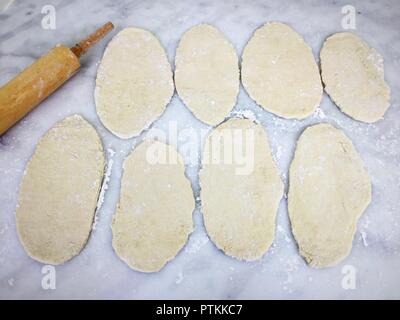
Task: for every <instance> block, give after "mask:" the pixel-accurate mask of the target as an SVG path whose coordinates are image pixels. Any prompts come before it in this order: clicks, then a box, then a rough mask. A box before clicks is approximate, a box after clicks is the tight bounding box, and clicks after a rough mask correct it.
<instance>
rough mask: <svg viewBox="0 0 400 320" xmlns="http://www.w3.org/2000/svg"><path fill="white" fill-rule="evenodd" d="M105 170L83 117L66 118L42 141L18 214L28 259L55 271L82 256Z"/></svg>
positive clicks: (29, 167) (31, 162)
mask: <svg viewBox="0 0 400 320" xmlns="http://www.w3.org/2000/svg"><path fill="white" fill-rule="evenodd" d="M104 166H105V160H104V153H103V147H102V143H101V140H100V138H99V136H98V134H97V132H96V130H95V129H94V128H93V127H92V126H91V125H90V124H89V123H88V122H87V121H86V120H84V119H83V118H82V117H81V116H79V115H73V116H70V117H68V118H65V119H64V120H62V121H60V122H58V123H57V124H56V125H55V126H54V127H53V128H52V129H50V130H49V131H48V132H47V133H46V134H45V135H44V137H43V138H42V139H41V140H40V142H39V144H38V145H37V147H36V150H35V153H34V154H33V156H32V158H31V159H30V160H29V162H28V164H27V167H26V170H25V174H24V177H23V179H22V183H21V186H20V191H19V201H18V206H17V209H16V219H17V229H18V235H19V238H20V240H21V243H22V245H23V246H24V248H25V251H26V252H27V253H28V255H29V256H31V257H32V258H33V259H35V260H37V261H40V262H42V263H46V264H54V265H57V264H61V263H63V262H65V261H67V260H69V259H71V258H72V257H74V256H76V255H77V254H79V252H80V251H81V250H82V249H83V247H84V246H85V244H86V242H87V240H88V238H89V235H90V231H91V228H92V223H93V217H94V214H95V210H96V205H97V199H98V196H99V192H100V187H101V182H102V179H103V175H104Z"/></svg>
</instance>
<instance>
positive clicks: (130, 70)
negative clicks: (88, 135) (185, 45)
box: [95, 28, 174, 138]
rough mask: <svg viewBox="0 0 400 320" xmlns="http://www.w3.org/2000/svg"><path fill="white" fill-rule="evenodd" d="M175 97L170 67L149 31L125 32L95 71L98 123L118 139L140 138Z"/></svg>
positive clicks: (108, 48) (134, 30) (112, 45)
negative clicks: (100, 122) (138, 136)
mask: <svg viewBox="0 0 400 320" xmlns="http://www.w3.org/2000/svg"><path fill="white" fill-rule="evenodd" d="M173 93H174V83H173V80H172V71H171V66H170V64H169V62H168V59H167V56H166V54H165V51H164V49H163V47H162V46H161V44H160V42H159V41H158V40H157V38H156V37H155V36H154V35H153V34H152V33H150V32H149V31H146V30H143V29H138V28H126V29H123V30H122V31H120V32H119V33H118V34H117V35H116V36H115V37H114V38H113V39H112V40H111V41H110V43H109V44H108V46H107V49H106V50H105V52H104V56H103V59H102V61H101V63H100V66H99V68H98V71H97V78H96V88H95V101H96V108H97V113H98V114H99V117H100V120H101V121H102V123H103V124H104V125H105V126H106V128H107V129H109V130H110V131H111V132H112V133H114V134H115V135H117V136H118V137H120V138H131V137H133V136H136V135H138V134H140V132H141V131H142V130H144V129H146V128H147V127H149V125H150V124H151V123H152V122H153V121H154V120H155V119H156V118H157V117H158V116H160V115H161V114H162V112H163V111H164V109H165V107H166V105H167V104H168V103H169V101H170V100H171V97H172V95H173Z"/></svg>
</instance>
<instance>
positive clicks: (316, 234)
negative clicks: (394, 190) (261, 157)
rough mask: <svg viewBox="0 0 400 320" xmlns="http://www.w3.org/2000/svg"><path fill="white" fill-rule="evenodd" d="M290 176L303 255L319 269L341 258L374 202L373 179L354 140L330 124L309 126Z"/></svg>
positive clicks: (296, 233)
mask: <svg viewBox="0 0 400 320" xmlns="http://www.w3.org/2000/svg"><path fill="white" fill-rule="evenodd" d="M289 178H290V179H289V195H288V197H289V200H288V209H289V216H290V221H291V224H292V230H293V234H294V237H295V238H296V241H297V243H298V245H299V250H300V253H301V255H302V256H303V257H304V258H305V259H306V261H307V262H308V263H309V264H310V265H311V266H313V267H316V268H320V267H328V266H333V265H335V264H337V263H339V262H340V261H341V260H342V259H344V258H345V257H346V256H347V255H348V254H349V253H350V250H351V247H352V241H353V237H354V233H355V231H356V227H357V221H358V219H359V218H360V216H361V214H362V213H363V211H364V210H365V208H366V207H367V206H368V204H369V203H370V201H371V180H370V178H369V175H368V173H367V171H366V170H365V168H364V165H363V162H362V160H361V158H360V156H359V155H358V153H357V151H356V149H355V148H354V146H353V144H352V142H351V141H350V140H349V138H347V136H346V135H345V134H344V133H343V132H342V131H341V130H338V129H336V128H334V127H333V126H331V125H330V124H327V123H324V124H318V125H314V126H311V127H309V128H307V129H306V130H305V131H304V132H303V134H302V135H301V136H300V138H299V141H298V142H297V148H296V152H295V155H294V159H293V161H292V164H291V166H290V177H289Z"/></svg>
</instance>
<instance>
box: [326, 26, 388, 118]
mask: <svg viewBox="0 0 400 320" xmlns="http://www.w3.org/2000/svg"><path fill="white" fill-rule="evenodd" d="M320 56H321V57H320V59H321V71H322V80H323V82H324V84H325V91H326V92H327V93H328V94H329V96H330V97H331V98H332V100H333V101H334V102H335V103H336V105H337V106H338V107H339V108H340V110H342V111H343V112H344V113H345V114H347V115H348V116H350V117H352V118H353V119H356V120H359V121H363V122H367V123H372V122H375V121H378V120H379V119H382V118H383V115H384V113H385V112H386V110H387V109H388V108H389V105H390V101H389V100H390V88H389V86H388V85H387V83H386V82H385V79H384V68H383V58H382V56H381V55H380V54H379V53H378V52H377V51H376V50H375V49H373V48H370V47H369V46H368V45H367V44H366V43H365V42H364V41H362V40H361V39H360V38H359V37H357V36H356V35H355V34H352V33H349V32H341V33H336V34H334V35H332V36H330V37H329V38H328V39H327V40H326V41H325V43H324V45H323V47H322V49H321V53H320Z"/></svg>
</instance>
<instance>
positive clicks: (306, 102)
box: [242, 22, 322, 119]
mask: <svg viewBox="0 0 400 320" xmlns="http://www.w3.org/2000/svg"><path fill="white" fill-rule="evenodd" d="M242 83H243V86H244V88H245V89H246V91H247V92H248V94H249V95H250V97H251V98H252V99H254V100H255V101H256V102H257V103H258V104H259V105H261V106H262V107H263V108H264V109H266V110H268V111H270V112H272V113H275V114H276V115H278V116H281V117H284V118H288V119H292V118H296V119H304V118H306V117H308V116H309V115H311V114H312V113H313V112H314V111H315V109H316V108H317V107H318V106H319V104H320V102H321V98H322V84H321V78H320V75H319V70H318V66H317V64H316V63H315V60H314V56H313V53H312V51H311V48H310V47H309V46H308V45H307V44H306V43H305V42H304V40H303V38H302V37H301V36H300V35H299V34H298V33H296V32H295V31H294V30H293V29H292V28H290V27H289V26H287V25H285V24H283V23H278V22H273V23H267V24H265V25H264V26H263V27H261V28H259V29H258V30H256V31H255V32H254V35H253V37H252V38H251V39H250V41H249V42H248V44H247V45H246V47H245V48H244V51H243V57H242Z"/></svg>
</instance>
